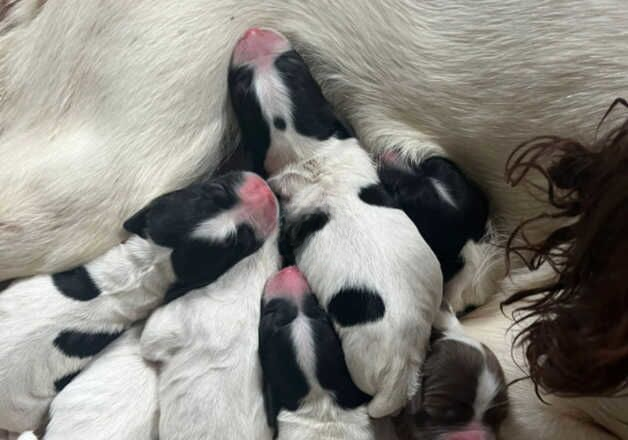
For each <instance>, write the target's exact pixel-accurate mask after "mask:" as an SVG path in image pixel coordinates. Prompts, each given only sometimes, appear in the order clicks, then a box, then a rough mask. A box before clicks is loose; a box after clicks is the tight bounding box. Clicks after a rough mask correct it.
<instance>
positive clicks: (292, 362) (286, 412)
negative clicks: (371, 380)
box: [259, 266, 375, 440]
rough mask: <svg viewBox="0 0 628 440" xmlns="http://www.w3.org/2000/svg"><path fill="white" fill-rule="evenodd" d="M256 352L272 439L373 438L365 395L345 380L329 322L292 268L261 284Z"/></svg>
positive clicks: (347, 375) (335, 339)
mask: <svg viewBox="0 0 628 440" xmlns="http://www.w3.org/2000/svg"><path fill="white" fill-rule="evenodd" d="M259 355H260V359H261V365H262V373H263V379H264V401H265V406H266V413H267V417H268V422H269V425H270V426H271V427H272V428H273V430H274V434H275V437H276V438H279V439H280V440H292V439H294V440H297V439H298V440H314V439H338V440H340V439H343V440H344V439H353V440H371V439H374V438H375V437H374V433H373V429H372V427H371V422H370V420H369V416H368V414H367V412H366V403H368V401H369V400H370V396H368V395H366V394H364V393H363V392H362V391H360V390H359V389H358V388H357V387H356V386H355V385H354V384H353V382H352V381H351V377H350V376H349V372H348V370H347V366H346V364H345V358H344V355H343V352H342V347H341V345H340V340H339V339H338V336H337V335H336V333H335V331H334V328H333V324H332V322H331V320H330V319H329V316H328V315H327V313H325V311H324V310H323V309H322V308H321V306H320V305H319V304H318V301H317V299H316V297H315V296H314V294H313V293H312V291H311V290H310V287H309V286H308V284H307V281H306V280H305V278H304V276H303V274H302V273H301V272H300V271H299V269H297V268H296V267H295V266H291V267H287V268H285V269H283V270H281V271H280V272H278V273H276V274H275V275H274V276H273V277H272V278H271V279H270V280H269V281H268V283H267V284H266V287H265V289H264V297H263V300H262V316H261V318H260V327H259Z"/></svg>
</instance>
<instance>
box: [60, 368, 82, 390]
mask: <svg viewBox="0 0 628 440" xmlns="http://www.w3.org/2000/svg"><path fill="white" fill-rule="evenodd" d="M80 372H81V370H78V371H75V372H74V373H70V374H66V375H65V376H63V377H61V378H59V379H57V380H55V390H56V391H57V393H60V392H61V390H63V389H64V388H65V387H66V386H67V384H69V383H70V382H72V380H73V379H74V378H75V377H76V376H78V375H79V373H80Z"/></svg>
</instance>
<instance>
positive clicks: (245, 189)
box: [238, 173, 278, 238]
mask: <svg viewBox="0 0 628 440" xmlns="http://www.w3.org/2000/svg"><path fill="white" fill-rule="evenodd" d="M238 194H239V196H240V200H241V203H242V211H241V215H242V217H244V218H245V219H248V220H249V221H250V222H251V223H252V224H253V227H254V228H255V230H256V231H257V232H258V234H260V235H261V237H262V238H266V237H268V236H269V235H270V234H272V232H273V231H274V230H275V228H276V227H277V216H278V212H277V210H278V204H277V199H276V198H275V195H274V194H273V192H272V190H271V189H270V187H269V186H268V184H267V183H266V182H265V181H264V179H262V178H261V177H259V176H258V175H257V174H253V173H246V177H245V179H244V183H242V186H240V189H239V190H238Z"/></svg>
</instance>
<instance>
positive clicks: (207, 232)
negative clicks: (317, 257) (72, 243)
mask: <svg viewBox="0 0 628 440" xmlns="http://www.w3.org/2000/svg"><path fill="white" fill-rule="evenodd" d="M251 181H255V182H257V181H260V182H262V181H261V179H260V178H259V177H256V176H254V175H253V174H252V173H233V174H229V175H226V176H223V177H221V178H218V179H215V180H213V181H211V182H207V183H201V184H194V185H191V186H188V187H186V188H184V189H181V190H178V191H174V192H172V193H169V194H165V195H163V196H160V197H158V198H156V199H155V200H154V201H152V202H151V203H150V204H149V205H148V206H146V207H145V208H144V209H142V210H141V211H139V212H138V213H137V214H135V215H134V216H133V217H131V218H130V219H129V220H127V221H126V223H125V225H124V226H125V228H126V229H127V230H128V231H129V232H132V233H133V234H135V235H132V236H131V237H130V238H129V240H128V241H126V242H125V243H123V244H121V245H119V246H117V247H115V248H113V249H111V250H110V251H109V252H107V253H106V254H104V255H103V256H101V257H99V258H96V259H95V260H93V261H91V262H89V263H87V264H86V265H84V266H79V267H76V268H74V269H71V270H68V271H65V272H60V273H56V274H53V275H46V276H36V277H32V278H28V279H24V280H20V281H16V282H14V283H13V284H11V285H10V286H9V287H8V288H7V289H6V290H4V291H3V292H2V294H1V295H0V334H1V335H2V341H1V342H0V429H6V430H9V431H14V432H22V431H27V430H34V429H37V428H38V427H39V425H40V424H41V423H42V418H43V416H44V415H45V414H46V412H47V410H48V406H49V404H50V402H51V400H52V399H53V397H54V396H55V395H56V394H57V393H58V392H59V391H60V390H62V389H63V388H64V387H65V386H66V385H67V384H68V383H69V382H70V381H71V380H72V378H74V377H75V376H76V375H77V374H78V373H79V372H80V371H81V369H82V368H83V367H85V365H87V363H88V362H89V361H90V360H91V359H93V358H94V356H96V355H97V354H98V353H99V352H100V351H101V350H103V349H104V348H105V347H106V346H107V345H108V344H109V343H110V342H112V341H113V340H115V339H116V338H117V337H118V336H119V335H120V334H122V332H123V331H124V330H125V329H127V328H128V327H129V326H130V325H131V324H132V323H133V322H135V321H137V320H140V319H143V318H145V317H146V316H147V315H148V314H149V313H150V312H151V311H152V310H153V309H154V308H156V307H157V306H158V305H160V304H161V303H162V302H163V301H164V298H165V299H167V300H169V299H173V298H176V297H177V296H180V295H182V294H183V293H185V292H186V291H188V290H190V289H191V288H193V287H196V286H199V285H204V284H207V283H209V282H211V281H213V280H214V279H216V278H217V277H218V276H220V275H221V274H222V273H223V272H225V271H226V270H227V269H228V268H229V267H231V266H232V265H233V264H234V263H235V262H236V261H239V260H240V259H241V258H243V256H245V255H248V254H251V253H253V252H254V251H255V250H256V249H257V248H258V247H259V245H260V243H259V242H258V241H257V240H256V239H255V232H254V230H253V228H252V227H250V226H248V225H242V227H241V228H239V229H238V230H237V242H236V240H234V236H233V235H232V233H233V232H234V231H219V232H218V233H217V231H216V230H215V228H213V227H212V226H211V225H212V223H211V220H212V219H213V218H216V217H219V218H220V217H223V216H225V215H231V216H234V215H241V216H245V215H246V214H248V212H249V208H248V207H249V205H250V204H251V203H252V202H250V201H249V199H247V197H249V198H250V196H249V195H248V194H247V193H246V187H247V182H251ZM262 184H264V183H263V182H262ZM208 225H209V226H208ZM220 233H222V234H223V235H220ZM234 242H236V243H235V244H234Z"/></svg>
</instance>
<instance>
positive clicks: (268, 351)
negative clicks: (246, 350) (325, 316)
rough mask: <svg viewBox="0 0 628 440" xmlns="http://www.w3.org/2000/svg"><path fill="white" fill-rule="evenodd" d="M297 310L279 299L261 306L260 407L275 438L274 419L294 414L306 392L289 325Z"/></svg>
mask: <svg viewBox="0 0 628 440" xmlns="http://www.w3.org/2000/svg"><path fill="white" fill-rule="evenodd" d="M298 314H299V310H298V307H297V306H296V305H295V304H293V303H291V302H290V301H287V300H285V299H282V298H274V299H272V300H270V301H269V302H268V303H265V304H264V303H263V304H262V313H261V318H260V324H259V356H260V362H261V366H262V377H263V394H264V407H265V409H266V417H267V420H268V425H269V426H270V427H271V428H272V429H273V430H274V432H275V437H276V436H277V429H278V427H277V416H278V414H279V412H280V411H281V410H282V409H287V410H288V411H296V410H297V409H298V407H299V404H300V402H301V400H302V399H303V398H304V397H305V396H307V394H308V393H309V392H310V386H309V385H308V383H307V380H306V378H305V375H304V374H303V372H302V371H301V369H300V367H299V365H298V363H297V358H296V350H295V347H294V342H293V339H292V336H291V328H290V324H291V323H292V322H293V321H294V320H295V319H296V317H297V316H298Z"/></svg>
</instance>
